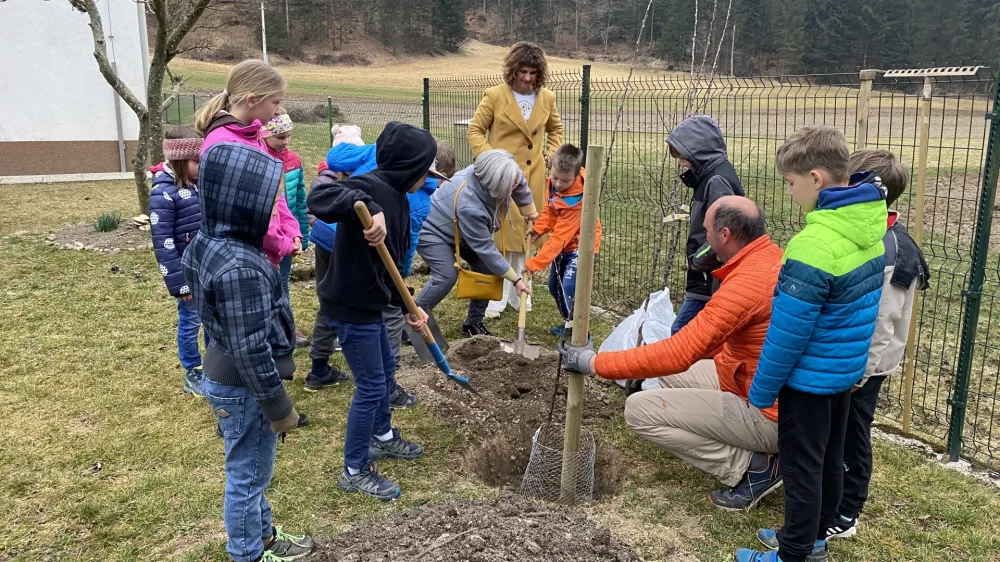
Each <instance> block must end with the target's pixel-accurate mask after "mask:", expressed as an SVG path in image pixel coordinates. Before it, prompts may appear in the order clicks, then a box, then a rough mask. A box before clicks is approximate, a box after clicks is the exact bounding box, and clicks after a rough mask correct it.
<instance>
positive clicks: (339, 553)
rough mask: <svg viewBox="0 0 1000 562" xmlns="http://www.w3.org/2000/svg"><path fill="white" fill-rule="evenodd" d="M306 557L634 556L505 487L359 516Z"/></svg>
mask: <svg viewBox="0 0 1000 562" xmlns="http://www.w3.org/2000/svg"><path fill="white" fill-rule="evenodd" d="M386 537H392V539H391V540H386ZM310 560H313V561H316V562H368V561H390V560H437V561H452V560H454V561H460V560H461V561H464V560H468V561H470V562H501V561H512V562H513V561H517V562H533V561H543V560H544V561H548V560H575V561H578V562H590V561H593V562H598V561H600V562H606V561H617V562H631V561H638V560H640V558H639V557H638V556H637V555H636V554H635V553H634V552H632V551H631V550H630V549H629V548H628V547H627V546H625V545H623V544H621V543H619V542H618V541H617V540H615V539H614V538H613V537H612V536H611V531H609V530H608V529H607V528H603V527H599V526H598V525H596V524H594V523H592V522H591V521H588V520H587V517H586V515H581V514H578V513H574V512H572V511H570V510H569V509H567V508H565V507H561V506H557V505H551V504H544V505H542V504H537V503H535V502H532V501H530V500H527V499H525V498H521V497H518V496H515V495H512V494H504V495H502V496H501V497H500V499H499V500H497V501H496V502H493V503H478V502H467V501H450V502H446V503H441V504H434V505H425V506H421V507H418V508H415V509H412V510H410V511H406V512H403V513H400V514H399V515H397V516H395V517H393V518H391V519H388V520H385V521H382V522H380V523H367V522H366V523H359V524H357V525H354V526H352V527H348V528H346V529H344V531H343V532H342V533H341V534H340V536H339V537H338V538H337V539H336V540H335V541H333V542H332V543H329V544H327V545H322V546H321V547H320V548H318V549H317V552H316V553H314V554H313V555H312V556H311V557H310Z"/></svg>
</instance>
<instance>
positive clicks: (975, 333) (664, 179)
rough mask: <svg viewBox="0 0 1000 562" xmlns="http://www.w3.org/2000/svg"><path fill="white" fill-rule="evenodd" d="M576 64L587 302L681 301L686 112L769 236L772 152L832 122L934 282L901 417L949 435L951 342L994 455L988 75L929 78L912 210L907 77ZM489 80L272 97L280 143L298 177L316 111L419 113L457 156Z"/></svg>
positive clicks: (189, 99)
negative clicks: (385, 92) (597, 173)
mask: <svg viewBox="0 0 1000 562" xmlns="http://www.w3.org/2000/svg"><path fill="white" fill-rule="evenodd" d="M589 70H590V69H589V68H588V67H584V68H583V69H582V72H559V73H554V74H553V75H552V76H550V78H549V83H548V84H547V87H548V88H550V89H551V90H553V91H554V92H555V94H556V97H557V107H558V110H559V113H560V117H561V119H562V122H563V125H564V133H563V141H564V142H571V143H574V144H578V145H582V146H586V145H588V144H602V145H604V146H605V147H607V146H609V145H610V143H611V138H612V134H614V136H615V142H614V146H613V148H612V151H611V154H610V161H609V166H608V168H607V181H606V183H605V187H604V191H603V193H602V199H601V211H600V212H601V221H602V223H603V227H604V238H603V240H602V249H601V259H600V262H599V264H598V271H597V275H596V278H595V283H596V285H595V293H594V302H595V305H597V306H600V307H601V308H602V309H605V310H608V311H612V312H615V313H618V314H622V315H624V314H628V313H630V312H631V311H632V310H633V309H635V308H636V307H638V306H640V305H641V303H642V302H643V300H644V299H645V297H646V296H647V295H648V294H649V293H650V292H653V291H656V290H659V289H661V288H663V287H664V286H666V287H669V288H670V292H671V294H672V295H673V299H674V302H675V305H676V304H678V303H679V301H680V300H681V299H682V298H683V293H684V279H685V270H686V256H685V248H684V245H685V239H686V234H687V229H688V219H687V212H688V207H687V205H688V203H689V200H690V197H691V191H690V189H689V188H687V187H686V186H684V185H682V184H680V183H679V181H678V180H677V169H676V162H675V160H674V159H673V158H670V157H669V154H668V148H667V145H666V143H665V142H664V141H665V137H666V136H667V134H668V133H669V132H670V130H671V129H672V128H673V127H674V126H675V125H676V124H677V123H679V122H680V121H681V120H682V119H683V118H684V117H685V116H687V115H690V114H692V113H705V114H708V115H710V116H712V117H713V118H715V119H716V120H717V121H718V122H719V124H720V126H721V128H722V130H723V132H724V135H725V137H726V142H727V145H728V150H729V157H730V160H731V161H732V162H733V165H734V166H735V167H736V170H737V172H738V174H739V176H740V178H741V180H742V182H743V187H744V190H745V191H746V194H747V196H748V197H750V198H751V199H753V200H754V201H756V202H757V204H758V205H760V207H761V208H762V209H763V210H764V212H765V214H766V217H767V222H768V233H769V234H770V236H771V237H772V239H774V241H775V242H776V243H778V244H780V245H784V244H785V243H786V242H787V241H788V239H789V238H791V236H792V235H793V234H795V233H796V232H797V231H798V230H799V229H800V228H801V226H802V223H803V216H802V214H801V212H800V210H799V209H798V208H797V207H796V206H795V205H794V204H793V203H792V201H791V200H790V198H789V197H787V196H786V194H785V187H784V182H783V180H782V178H781V176H780V175H779V174H778V173H777V171H776V170H775V168H774V154H775V151H776V150H777V148H778V146H780V145H781V143H782V142H784V140H785V139H786V138H787V137H788V136H789V135H790V134H791V133H792V132H793V131H795V130H796V129H798V128H799V127H802V126H804V125H808V124H826V125H832V126H835V127H837V128H839V129H841V130H842V131H843V132H844V134H845V136H846V137H847V139H848V143H849V145H850V147H851V149H852V150H853V149H856V148H861V147H866V146H867V147H873V148H885V149H888V150H891V151H892V152H894V153H895V154H896V155H897V157H898V158H899V159H900V161H902V162H903V163H904V164H905V165H907V166H909V167H910V168H911V183H910V186H909V188H908V190H907V192H906V193H904V194H903V196H902V197H901V198H900V200H899V201H898V202H897V203H896V204H895V207H896V208H897V209H898V210H899V211H900V213H901V217H900V220H902V221H903V222H904V223H905V224H906V225H907V226H908V228H909V229H910V230H911V232H913V231H914V230H915V226H916V225H917V224H920V225H922V249H923V251H924V253H925V256H926V258H927V261H928V264H929V267H930V270H931V275H932V281H931V287H930V289H928V290H927V291H925V292H924V293H922V294H921V298H920V302H919V307H918V311H917V322H916V331H915V333H913V334H911V337H913V338H915V339H914V343H915V349H914V354H913V356H914V359H915V369H914V383H913V391H912V407H911V409H910V411H911V412H912V418H911V419H909V420H905V421H908V425H907V427H906V429H907V430H908V431H910V432H912V433H915V434H917V435H919V436H921V437H923V438H926V439H928V440H930V441H931V442H934V443H938V444H942V445H943V444H945V443H946V442H947V440H948V436H949V424H951V423H953V421H952V420H953V413H954V412H953V405H952V401H953V400H952V398H953V392H954V389H955V388H956V383H957V382H959V381H956V372H957V367H958V364H959V358H960V357H961V355H962V350H963V344H964V346H965V348H967V349H968V352H969V353H971V355H970V357H971V368H970V371H971V375H970V377H969V379H968V381H967V385H968V399H967V401H966V408H967V411H966V414H967V415H966V417H965V419H964V421H963V422H961V423H960V425H961V428H960V429H961V430H962V432H964V436H965V438H964V440H962V446H963V449H962V452H963V453H964V454H966V455H967V456H969V457H971V458H973V459H974V460H977V461H980V462H987V463H992V464H996V465H1000V409H998V407H1000V405H998V404H997V400H998V393H1000V344H998V343H997V341H998V334H997V331H998V330H1000V308H995V307H994V305H1000V303H998V302H997V299H998V297H1000V252H998V251H996V250H995V248H1000V228H997V229H993V232H992V235H991V236H990V237H988V238H987V239H986V240H985V244H986V246H984V249H983V250H982V251H981V252H979V254H981V256H982V258H981V259H983V260H984V264H985V276H984V277H985V278H984V281H983V283H982V287H978V288H974V289H975V290H974V291H973V292H974V293H976V294H978V295H981V309H982V314H980V315H979V317H978V320H977V322H976V325H975V329H974V330H972V331H971V332H969V333H970V334H971V335H968V336H966V337H964V338H963V315H965V314H966V313H967V310H966V308H967V307H966V303H967V299H968V294H969V289H970V279H972V278H971V277H970V271H972V269H973V262H974V261H975V259H977V258H976V255H977V254H976V252H975V251H974V250H975V248H974V241H975V239H976V236H975V235H976V233H977V231H980V232H981V231H982V230H983V228H984V225H983V224H977V211H978V210H979V209H980V207H982V206H983V205H989V206H990V207H991V208H992V205H993V192H994V191H995V188H996V186H995V174H994V176H993V177H994V180H993V181H994V183H993V184H992V185H990V182H989V181H986V179H987V178H986V176H987V175H988V172H989V170H987V169H985V168H984V161H986V154H987V151H988V143H987V140H988V133H989V127H990V125H989V123H990V120H988V119H984V118H983V117H984V115H987V116H988V115H989V114H991V113H993V112H995V111H996V110H997V108H996V107H995V106H994V105H995V102H994V96H995V93H996V88H997V80H998V77H997V75H996V72H994V71H993V70H992V69H990V68H982V69H980V70H978V72H976V73H975V74H972V75H967V76H945V77H935V78H934V79H933V81H932V82H933V83H932V90H931V99H932V101H931V102H929V103H930V110H929V119H928V139H929V142H928V145H927V159H926V162H927V165H926V181H925V182H924V184H923V185H924V206H923V216H922V218H920V217H918V216H917V215H918V214H919V213H918V209H917V204H916V200H917V196H916V194H917V188H918V182H917V176H918V164H919V160H920V150H919V146H920V128H921V123H922V118H921V111H922V104H923V103H924V102H922V101H921V97H922V95H923V93H924V85H925V83H924V78H922V77H920V76H918V75H914V74H908V73H906V72H903V73H894V75H892V74H891V75H889V76H887V75H886V74H883V73H876V72H871V73H868V74H867V75H866V73H864V72H863V73H862V74H861V75H859V74H824V75H801V76H771V77H751V78H729V77H724V78H714V79H704V80H697V79H694V80H692V79H690V78H688V77H686V76H679V75H674V76H669V75H668V76H665V77H634V78H633V79H632V80H631V83H630V84H629V87H628V90H627V91H626V87H625V80H624V79H605V78H593V79H591V78H590V75H589ZM501 81H502V80H501V77H500V76H483V77H467V78H455V79H447V80H430V81H425V83H424V91H425V93H424V100H420V99H414V100H412V101H377V100H352V99H333V100H324V99H302V100H296V99H292V100H286V102H285V106H286V108H288V109H289V111H290V112H291V113H292V115H293V119H296V116H297V115H298V116H299V118H298V119H296V123H297V124H296V129H295V133H294V135H295V140H294V141H293V144H292V147H293V149H294V150H296V151H298V152H299V153H300V155H301V156H302V158H303V161H304V162H305V163H306V167H307V175H308V176H310V177H311V175H312V174H315V164H316V163H318V162H319V161H320V160H321V159H322V158H324V156H325V153H326V150H327V148H328V147H329V143H330V139H329V123H331V122H339V123H346V124H352V125H360V126H361V127H362V130H363V133H364V138H365V140H366V141H368V142H373V141H374V139H375V137H376V136H377V134H378V132H379V131H380V130H381V128H382V127H383V126H384V124H385V123H386V122H387V121H390V120H397V121H405V122H408V123H412V124H415V125H423V126H425V127H427V128H428V129H429V130H430V131H431V132H432V133H433V134H434V136H435V137H437V138H438V139H441V140H446V141H448V142H449V143H451V144H452V146H454V147H455V149H456V159H457V162H456V164H457V166H458V168H462V167H464V166H466V165H468V164H470V163H471V162H472V151H471V150H470V149H469V145H468V141H467V140H466V139H467V136H466V135H467V131H468V124H469V120H471V119H472V116H473V115H474V113H475V111H476V107H477V106H478V104H479V102H480V100H481V98H482V95H483V91H484V90H485V89H487V88H489V87H492V86H494V85H496V84H499V83H501ZM207 99H208V96H207V95H201V94H199V95H196V96H191V95H186V96H181V98H180V99H179V100H178V101H177V102H176V103H175V105H173V106H171V107H170V108H168V110H167V112H166V116H165V117H166V120H167V121H168V122H178V121H180V122H190V117H191V115H192V114H193V110H194V108H195V107H200V106H201V105H202V104H203V103H204V102H205V101H207ZM422 101H423V103H422ZM324 108H325V110H326V111H325V113H324ZM619 109H620V110H621V112H620V118H619ZM997 144H1000V143H997ZM998 150H1000V149H998ZM994 161H995V159H994ZM985 216H986V218H987V219H988V218H989V217H990V216H992V222H993V223H994V224H995V223H996V222H997V220H998V217H1000V212H998V211H997V210H995V209H994V211H993V213H992V215H989V214H987V215H985ZM986 222H987V223H988V222H989V221H988V220H987V221H986ZM990 247H992V248H994V250H992V251H991V250H989V248H990ZM903 382H904V378H903V376H902V374H899V375H894V376H892V377H890V378H889V380H888V381H887V382H886V384H885V385H884V388H883V393H882V397H881V404H880V409H879V411H880V414H881V416H882V418H881V419H882V421H883V422H886V423H888V424H890V425H900V426H902V425H903V423H904V415H903V412H904V409H905V403H906V396H905V394H906V393H905V389H904V384H903Z"/></svg>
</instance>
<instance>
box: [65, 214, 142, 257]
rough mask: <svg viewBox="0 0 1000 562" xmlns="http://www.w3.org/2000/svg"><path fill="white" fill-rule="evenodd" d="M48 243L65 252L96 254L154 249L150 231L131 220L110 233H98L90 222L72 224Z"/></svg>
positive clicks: (123, 222)
mask: <svg viewBox="0 0 1000 562" xmlns="http://www.w3.org/2000/svg"><path fill="white" fill-rule="evenodd" d="M47 241H48V243H49V244H51V245H52V246H55V247H57V248H62V249H65V250H90V251H94V252H127V251H141V250H149V249H151V248H152V247H153V241H152V237H151V236H150V234H149V231H143V230H139V227H138V226H137V225H135V224H134V223H133V222H132V221H131V220H125V221H122V223H121V224H120V225H119V226H118V228H116V229H114V230H112V231H110V232H97V231H96V230H94V225H93V223H89V222H81V223H77V224H71V225H68V226H65V227H63V228H61V229H59V230H57V231H56V232H54V233H52V234H50V235H49V236H48V238H47Z"/></svg>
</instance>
